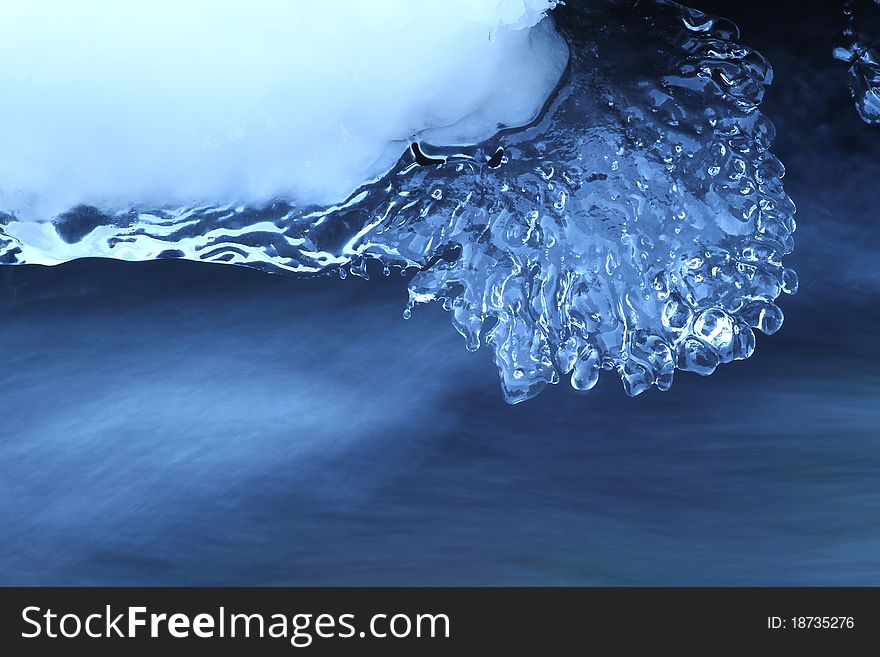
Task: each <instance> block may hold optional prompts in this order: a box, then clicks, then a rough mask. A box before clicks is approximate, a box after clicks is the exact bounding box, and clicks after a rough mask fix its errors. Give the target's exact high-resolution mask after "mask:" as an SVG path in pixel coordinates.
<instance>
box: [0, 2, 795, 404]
mask: <svg viewBox="0 0 880 657" xmlns="http://www.w3.org/2000/svg"><path fill="white" fill-rule="evenodd" d="M582 4H583V5H584V6H574V3H571V6H562V7H559V8H557V10H556V11H555V12H554V15H555V20H556V21H557V23H558V27H559V29H560V30H561V31H562V32H563V33H564V34H565V36H566V38H567V40H568V42H569V44H570V47H571V59H570V65H569V69H568V71H567V73H566V75H565V77H564V79H563V81H562V83H561V84H560V88H559V90H558V92H557V93H556V94H555V95H554V97H553V98H552V99H551V101H550V102H549V104H548V106H547V107H546V108H545V111H544V112H543V113H542V115H541V116H540V117H539V119H538V120H537V121H536V122H535V123H533V124H532V125H530V126H527V127H525V128H522V129H516V130H508V131H503V132H501V133H499V134H498V135H497V136H496V137H495V138H493V139H491V140H489V141H487V142H484V143H482V144H478V145H475V146H466V147H465V146H463V147H461V148H454V149H449V148H445V149H437V148H432V147H431V145H430V144H424V143H423V144H414V145H413V146H412V147H411V148H409V149H408V150H407V152H406V153H405V154H404V155H403V157H402V158H401V160H400V161H399V162H398V164H397V165H396V167H395V168H394V169H393V170H391V171H390V172H389V173H387V174H386V175H385V176H383V177H382V178H381V179H379V180H376V181H373V182H371V183H370V184H367V185H365V186H364V187H362V188H361V189H359V190H357V192H356V193H355V194H353V195H352V196H351V197H350V198H349V199H347V200H346V201H345V202H343V203H340V204H339V205H336V206H333V207H320V208H319V207H297V206H295V205H293V204H290V203H287V202H283V201H279V202H277V203H275V204H274V205H271V206H269V207H265V208H249V207H220V208H205V207H201V208H156V209H147V208H128V209H124V210H120V211H118V212H115V213H112V214H108V213H106V212H100V211H98V210H96V209H94V208H85V207H79V208H74V209H72V210H71V211H70V212H68V213H65V214H63V215H61V216H59V217H58V218H56V220H55V221H54V223H53V224H36V223H28V224H26V223H25V222H19V221H17V220H16V219H15V217H12V216H9V215H7V216H5V217H4V218H2V219H0V229H2V232H0V261H2V262H5V263H9V264H15V263H30V262H42V263H53V262H60V261H64V260H69V259H72V258H78V257H86V256H99V257H113V258H121V259H128V260H144V259H153V258H160V257H178V258H187V259H193V260H204V261H211V262H226V263H231V264H238V265H247V266H251V267H256V268H260V269H263V270H266V271H289V272H295V273H300V274H316V273H325V272H333V271H335V272H338V273H339V274H340V275H342V276H345V275H347V274H349V273H351V274H355V275H361V276H366V275H367V274H368V272H370V271H375V270H378V271H382V270H384V271H385V272H386V273H388V272H390V271H391V270H393V269H397V268H400V269H403V270H404V273H412V272H414V271H415V275H414V276H413V277H412V278H411V280H410V282H409V307H408V308H407V310H406V311H405V315H407V316H408V314H409V313H410V312H411V310H412V309H414V307H415V306H417V305H419V304H423V303H428V302H432V301H440V302H442V304H443V306H444V307H445V308H446V309H447V310H449V311H450V312H451V314H452V321H453V324H454V326H455V328H456V329H457V330H458V331H459V332H460V333H461V334H462V335H463V336H464V338H465V342H466V345H467V348H468V349H471V350H476V349H477V348H478V347H479V346H480V345H481V344H487V345H489V346H490V347H491V349H492V350H494V353H495V362H496V364H497V366H498V370H499V373H500V376H501V383H502V388H503V391H504V396H505V398H506V399H507V400H508V401H510V402H512V403H514V402H519V401H522V400H525V399H528V398H530V397H532V396H534V395H536V394H537V393H538V392H539V391H540V390H541V389H542V388H543V387H544V386H546V385H547V384H548V383H557V382H558V381H560V380H561V379H562V378H566V377H568V378H570V380H571V383H572V385H573V386H574V387H575V388H577V389H580V390H587V389H589V388H591V387H592V386H593V385H595V383H596V381H597V378H598V376H599V374H600V372H601V371H602V370H603V369H604V370H607V371H616V372H617V373H618V374H619V376H620V378H621V380H622V381H623V385H624V389H625V390H626V392H627V393H628V394H630V395H637V394H639V393H641V392H644V391H645V390H647V389H648V388H650V387H651V386H654V385H656V386H657V387H658V388H660V389H661V390H665V389H667V388H669V386H670V385H671V384H672V380H673V375H674V372H675V370H676V369H682V370H687V371H691V372H696V373H698V374H702V375H708V374H710V373H711V372H712V371H713V370H714V369H715V368H716V367H717V366H718V365H719V364H721V363H726V362H730V361H732V360H737V359H745V358H748V357H749V356H750V355H751V354H752V351H753V350H754V348H755V336H754V333H753V329H755V328H757V329H759V330H761V331H763V332H764V333H768V334H769V333H773V332H775V331H776V330H778V329H779V327H780V325H781V324H782V320H783V315H782V311H781V310H780V309H779V307H778V306H777V305H776V304H775V303H774V301H775V300H776V298H777V297H778V296H779V295H780V293H781V292H786V293H793V292H794V291H795V290H796V289H797V277H796V275H795V273H794V272H793V271H792V270H790V269H787V268H785V267H784V265H783V262H782V260H783V257H784V256H785V255H786V254H788V253H790V252H791V250H792V248H793V241H792V233H793V232H794V230H795V222H794V213H795V208H794V204H793V203H792V201H791V200H790V199H789V197H788V196H787V195H786V194H785V191H784V189H783V186H782V176H783V173H784V169H783V167H782V165H781V164H780V162H779V161H778V160H777V159H776V158H775V157H774V156H773V155H772V154H771V153H770V151H769V148H770V145H771V142H772V139H773V136H774V130H773V126H772V124H771V123H770V121H769V120H767V119H766V118H765V117H764V116H763V115H762V114H761V112H760V111H759V110H758V105H759V104H760V102H761V100H762V97H763V93H764V87H765V85H766V84H768V83H769V82H770V81H771V78H772V72H771V68H770V66H769V65H768V63H767V62H766V61H765V60H764V59H763V58H762V57H761V56H760V55H759V54H758V53H756V52H754V51H753V50H751V49H749V48H747V47H745V46H742V45H740V44H739V43H738V39H739V35H738V32H737V29H736V27H735V26H734V25H733V24H732V23H730V22H729V21H726V20H724V19H717V18H713V17H711V16H708V15H706V14H702V13H700V12H697V11H694V10H690V9H688V8H685V7H683V6H681V5H679V4H677V3H674V2H666V1H661V2H656V3H655V2H648V1H641V2H639V1H637V2H626V1H612V0H604V1H602V0H596V1H594V2H590V3H582ZM438 357H439V356H438Z"/></svg>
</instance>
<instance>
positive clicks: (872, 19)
mask: <svg viewBox="0 0 880 657" xmlns="http://www.w3.org/2000/svg"><path fill="white" fill-rule="evenodd" d="M844 12H845V13H846V18H847V24H846V28H844V32H843V33H844V37H845V38H846V40H847V43H848V45H847V46H845V47H840V48H836V49H835V51H834V56H835V57H836V58H837V59H840V60H843V61H845V62H847V63H849V65H850V67H849V88H850V92H851V93H852V97H853V100H854V101H855V104H856V109H857V110H858V112H859V116H861V117H862V120H864V121H865V123H880V0H847V2H846V4H845V6H844Z"/></svg>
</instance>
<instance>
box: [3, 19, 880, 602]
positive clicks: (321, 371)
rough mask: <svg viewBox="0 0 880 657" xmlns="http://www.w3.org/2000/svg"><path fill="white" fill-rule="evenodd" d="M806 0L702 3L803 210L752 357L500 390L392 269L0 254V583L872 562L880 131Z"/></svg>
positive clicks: (686, 580) (639, 574)
mask: <svg viewBox="0 0 880 657" xmlns="http://www.w3.org/2000/svg"><path fill="white" fill-rule="evenodd" d="M802 5H803V3H795V2H779V3H774V4H773V6H772V7H768V6H766V5H765V6H759V5H758V4H755V3H736V4H734V3H722V2H704V3H699V6H702V7H706V8H708V9H715V10H716V11H718V12H719V13H724V14H726V15H729V16H730V17H732V18H734V19H735V20H736V21H737V22H738V23H739V24H740V27H741V28H742V31H743V41H744V42H745V43H747V44H749V45H751V46H754V47H756V48H758V49H759V50H760V51H762V52H763V53H764V55H766V56H767V57H768V58H769V60H770V61H771V62H772V64H773V65H774V68H775V71H776V81H775V83H774V85H773V87H771V89H770V91H769V93H768V96H767V100H766V101H765V104H764V110H765V112H766V113H767V114H768V115H769V116H770V118H772V119H773V121H774V122H775V124H776V127H777V130H778V137H777V141H776V147H775V149H774V150H775V152H776V153H777V154H778V155H779V157H780V159H781V160H782V161H783V162H784V163H785V164H786V166H787V168H788V175H787V177H786V189H787V191H788V193H789V194H790V195H791V196H792V198H793V199H794V200H795V201H796V202H797V204H798V207H799V212H798V226H799V227H798V231H797V233H796V243H797V250H796V252H795V254H794V255H793V256H790V257H789V258H788V259H787V260H786V264H787V265H789V266H792V267H794V268H795V269H797V271H798V273H799V275H800V279H801V290H800V292H799V293H798V294H797V295H796V296H795V297H791V298H784V299H782V300H781V304H782V306H783V309H784V311H785V313H786V322H785V325H784V326H783V328H782V330H781V331H780V332H779V333H777V334H776V335H774V336H772V337H769V338H768V337H763V336H759V338H758V348H757V351H756V353H755V355H754V356H753V357H752V358H751V359H750V360H748V361H745V362H738V363H734V364H730V365H725V366H722V367H721V368H719V369H718V371H717V372H716V373H715V374H714V375H712V376H711V377H709V378H705V379H704V378H700V377H698V376H695V375H692V374H685V373H681V372H678V373H676V383H675V385H674V386H673V387H672V389H671V390H670V391H669V392H665V393H661V392H658V391H657V390H651V391H649V392H648V393H646V394H644V395H642V396H640V397H638V398H635V399H631V398H628V397H627V396H626V395H625V394H624V393H623V390H622V389H621V387H620V383H619V382H618V381H617V380H613V377H610V376H605V377H602V379H601V380H600V382H599V384H598V386H597V387H596V388H595V389H594V390H593V391H591V392H590V393H588V394H586V395H580V394H577V393H575V392H574V391H572V390H571V389H570V388H567V387H565V386H555V387H552V388H549V389H548V390H546V391H545V392H544V393H543V394H541V395H540V396H539V397H538V398H536V399H534V400H531V401H529V402H527V403H524V404H520V405H519V406H514V407H512V406H508V405H506V404H505V403H504V402H503V401H502V398H501V394H500V391H499V389H498V383H497V374H496V372H495V371H494V366H493V365H492V363H491V356H490V354H489V353H488V352H487V351H485V350H483V351H480V352H478V353H477V354H471V353H468V352H466V351H465V350H464V349H463V347H462V344H461V338H460V336H458V335H457V334H456V333H455V332H454V331H453V330H452V329H451V327H450V325H449V320H448V317H446V316H445V313H444V312H443V311H442V310H441V309H440V308H438V307H431V308H425V309H420V310H419V311H418V312H416V313H414V315H413V318H412V319H411V320H409V321H403V320H402V319H401V311H402V309H403V306H404V304H405V298H406V295H405V289H404V288H405V285H404V281H403V280H402V279H400V278H397V277H394V278H392V279H382V280H372V281H369V282H365V281H361V280H351V279H349V280H345V281H341V280H336V279H329V278H321V279H310V280H303V279H292V278H286V277H281V276H268V275H264V274H260V273H257V272H253V271H247V270H238V269H235V268H232V267H224V266H211V265H204V264H192V263H185V262H177V261H159V262H152V263H141V264H127V263H119V262H109V261H97V260H91V261H79V262H74V263H69V264H67V265H62V266H59V267H56V268H51V269H47V268H40V267H14V268H13V267H7V268H3V269H0V307H2V313H3V314H2V319H0V341H2V342H0V343H2V345H3V354H4V367H3V368H2V370H0V411H2V413H3V422H4V424H3V427H4V428H3V431H2V433H0V527H2V532H0V583H2V584H62V585H68V584H112V585H120V584H146V585H153V584H176V585H186V584H238V585H248V584H386V585H392V584H437V585H441V584H502V585H504V584H528V585H532V584H554V585H556V584H559V585H568V584H604V585H618V584H621V585H629V584H675V585H677V584H694V585H702V584H734V585H735V584H768V585H783V584H791V585H800V584H872V585H880V403H878V402H880V372H878V370H877V368H876V367H875V364H876V362H877V359H878V356H880V342H878V340H877V337H878V328H877V327H878V319H880V317H878V315H880V311H878V304H877V301H878V292H880V274H878V268H877V265H876V263H877V257H878V253H880V237H878V232H877V231H876V223H877V220H878V214H880V184H878V182H877V181H878V176H880V131H878V129H877V127H873V126H868V125H866V124H864V123H862V122H861V121H860V120H858V116H857V115H856V114H855V111H854V110H853V107H852V104H851V101H850V98H849V95H848V90H847V88H846V82H847V78H846V71H845V66H842V65H841V63H840V62H835V61H834V60H833V59H832V58H831V56H830V51H831V48H832V47H833V45H834V44H835V39H836V34H837V31H838V30H839V28H840V26H841V25H842V16H840V15H838V8H836V7H834V6H833V5H834V3H822V5H824V6H819V3H812V4H811V5H810V6H807V7H804V6H802ZM813 5H816V6H813ZM781 24H785V25H786V29H785V30H780V29H779V25H781Z"/></svg>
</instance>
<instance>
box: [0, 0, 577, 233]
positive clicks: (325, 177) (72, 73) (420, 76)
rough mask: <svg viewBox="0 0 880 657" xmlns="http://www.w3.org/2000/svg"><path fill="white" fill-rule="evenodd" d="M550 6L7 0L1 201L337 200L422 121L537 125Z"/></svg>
mask: <svg viewBox="0 0 880 657" xmlns="http://www.w3.org/2000/svg"><path fill="white" fill-rule="evenodd" d="M551 5H552V0H419V1H418V2H412V1H411V0H379V1H378V2H358V1H355V0H306V1H297V2H288V1H287V0H186V1H185V2H176V1H174V0H127V1H126V2H119V1H118V0H76V1H75V2H70V1H69V0H28V1H27V2H2V3H0V80H2V85H3V103H0V145H2V147H0V208H3V209H5V210H6V211H7V212H12V211H14V212H15V213H16V214H17V215H18V216H19V217H22V218H24V217H28V218H31V219H41V218H44V217H46V216H47V215H55V214H58V213H60V212H63V211H65V210H68V209H70V208H71V207H73V206H75V205H78V204H89V205H93V206H96V207H101V208H105V209H107V208H110V209H113V208H119V207H120V206H124V205H129V204H136V205H140V206H159V205H173V204H178V205H190V206H192V205H194V204H203V203H204V204H215V205H216V204H222V203H246V204H252V205H253V204H261V203H265V202H267V201H270V200H272V199H274V198H276V197H279V196H281V197H284V198H287V199H295V200H296V201H297V202H300V203H331V202H334V201H337V200H339V199H340V198H344V197H345V196H347V195H348V194H349V193H351V192H352V191H353V190H354V189H355V188H356V187H358V186H360V185H361V184H363V183H364V182H365V181H367V180H370V179H374V178H376V177H378V176H380V175H382V174H383V173H385V172H386V171H387V170H388V169H389V168H391V166H393V164H394V162H396V161H397V159H398V158H399V157H400V153H401V152H402V151H403V149H404V148H405V147H406V144H407V143H408V142H409V141H410V140H411V139H412V138H414V137H415V135H417V134H419V133H425V134H426V136H427V138H430V139H431V140H432V141H434V142H437V143H460V142H461V141H462V140H464V141H468V142H471V143H473V142H476V141H480V140H482V139H486V138H488V137H490V136H492V135H493V134H494V133H495V132H497V130H498V126H499V124H501V125H511V126H513V125H522V124H524V123H528V122H529V121H531V120H532V119H533V118H534V117H535V115H536V114H537V112H538V110H539V109H540V108H541V106H542V105H543V103H544V101H545V100H546V98H547V96H548V95H549V93H550V91H551V90H552V89H553V87H554V86H555V85H556V83H557V82H558V80H559V76H560V74H561V73H562V70H563V68H564V66H565V61H566V58H567V51H566V47H565V44H564V42H563V41H562V39H561V38H560V37H559V36H558V35H557V34H556V33H555V32H554V31H553V29H552V26H551V25H550V24H549V23H548V24H546V25H544V26H542V27H540V28H534V27H533V26H534V25H535V24H537V23H538V22H539V20H540V19H541V17H542V15H543V12H544V11H546V10H547V9H548V8H549V7H550V6H551ZM450 89H454V93H450Z"/></svg>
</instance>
